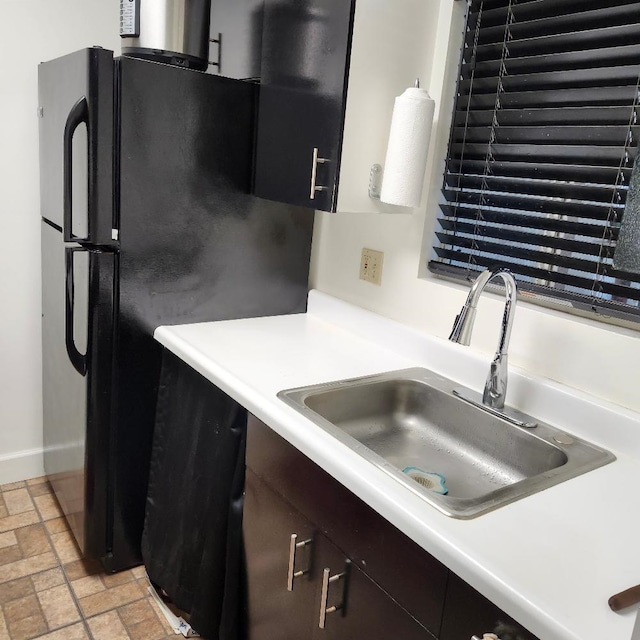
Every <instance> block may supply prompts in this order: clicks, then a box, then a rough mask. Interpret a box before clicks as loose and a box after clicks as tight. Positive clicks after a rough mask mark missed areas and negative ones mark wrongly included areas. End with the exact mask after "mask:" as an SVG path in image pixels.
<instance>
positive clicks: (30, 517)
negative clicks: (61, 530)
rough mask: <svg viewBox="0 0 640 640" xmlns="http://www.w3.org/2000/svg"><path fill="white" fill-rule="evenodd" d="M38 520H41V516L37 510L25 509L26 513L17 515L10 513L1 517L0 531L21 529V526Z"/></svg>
mask: <svg viewBox="0 0 640 640" xmlns="http://www.w3.org/2000/svg"><path fill="white" fill-rule="evenodd" d="M38 522H40V517H39V516H38V513H37V511H25V512H24V513H18V514H17V515H15V516H10V515H8V516H6V517H2V518H0V533H4V532H5V531H12V530H13V529H19V528H20V527H26V526H28V525H30V524H36V523H38Z"/></svg>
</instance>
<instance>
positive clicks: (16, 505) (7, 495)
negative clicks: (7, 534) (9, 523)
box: [2, 489, 35, 516]
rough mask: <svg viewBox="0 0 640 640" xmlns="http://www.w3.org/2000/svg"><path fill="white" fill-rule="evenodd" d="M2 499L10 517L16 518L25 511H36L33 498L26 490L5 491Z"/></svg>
mask: <svg viewBox="0 0 640 640" xmlns="http://www.w3.org/2000/svg"><path fill="white" fill-rule="evenodd" d="M2 497H3V499H4V504H5V506H6V507H7V511H8V512H9V515H10V516H15V515H17V514H18V513H24V512H25V511H33V510H34V509H35V506H34V504H33V501H32V500H31V496H30V495H29V492H28V491H27V490H26V489H15V490H14V491H5V492H4V493H3V494H2Z"/></svg>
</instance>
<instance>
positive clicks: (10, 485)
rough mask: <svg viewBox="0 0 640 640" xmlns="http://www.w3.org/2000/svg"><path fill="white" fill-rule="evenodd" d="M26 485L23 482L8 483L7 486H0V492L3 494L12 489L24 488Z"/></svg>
mask: <svg viewBox="0 0 640 640" xmlns="http://www.w3.org/2000/svg"><path fill="white" fill-rule="evenodd" d="M26 486H27V483H26V482H25V481H24V480H20V481H18V482H8V483H7V484H3V485H1V486H0V491H2V492H3V493H4V492H5V491H13V490H14V489H21V488H22V487H26Z"/></svg>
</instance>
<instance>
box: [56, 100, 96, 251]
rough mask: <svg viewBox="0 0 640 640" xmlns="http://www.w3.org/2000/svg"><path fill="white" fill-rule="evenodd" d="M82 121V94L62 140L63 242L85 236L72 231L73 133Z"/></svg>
mask: <svg viewBox="0 0 640 640" xmlns="http://www.w3.org/2000/svg"><path fill="white" fill-rule="evenodd" d="M83 122H84V124H85V125H87V127H88V126H89V105H88V104H87V99H86V98H85V97H84V96H83V97H82V98H80V99H79V100H78V101H77V102H76V103H75V104H74V105H73V108H72V109H71V111H70V112H69V115H68V116H67V121H66V123H65V125H64V142H63V158H62V176H63V177H62V179H63V181H64V184H63V195H62V198H63V200H62V234H63V238H64V241H65V242H77V241H82V240H86V238H77V237H76V236H74V235H73V233H72V224H73V134H74V133H75V131H76V129H77V128H78V127H79V126H80V125H81V124H82V123H83Z"/></svg>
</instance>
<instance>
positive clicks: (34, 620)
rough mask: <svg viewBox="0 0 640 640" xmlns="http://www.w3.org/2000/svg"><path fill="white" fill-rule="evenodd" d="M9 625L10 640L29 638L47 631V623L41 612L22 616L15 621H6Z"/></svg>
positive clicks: (29, 639) (26, 639)
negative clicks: (25, 616) (26, 616)
mask: <svg viewBox="0 0 640 640" xmlns="http://www.w3.org/2000/svg"><path fill="white" fill-rule="evenodd" d="M7 626H8V627H9V637H10V638H11V640H31V638H35V637H37V636H40V635H42V634H43V633H46V632H47V631H48V629H47V623H46V622H45V620H44V618H43V617H42V614H41V613H38V614H36V615H34V616H29V617H28V618H23V619H22V620H18V621H17V622H11V621H7Z"/></svg>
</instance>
